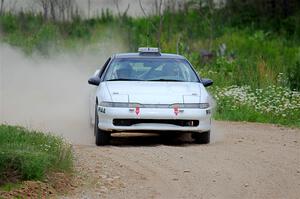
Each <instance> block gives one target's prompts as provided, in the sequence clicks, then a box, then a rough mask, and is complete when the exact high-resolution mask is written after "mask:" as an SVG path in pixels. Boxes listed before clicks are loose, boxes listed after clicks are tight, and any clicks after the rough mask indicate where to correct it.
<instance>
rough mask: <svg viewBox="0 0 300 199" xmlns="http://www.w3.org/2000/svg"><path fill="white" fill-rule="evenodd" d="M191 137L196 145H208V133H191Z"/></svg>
mask: <svg viewBox="0 0 300 199" xmlns="http://www.w3.org/2000/svg"><path fill="white" fill-rule="evenodd" d="M192 137H193V138H194V139H195V142H196V143H197V144H209V142H210V131H206V132H202V133H193V134H192Z"/></svg>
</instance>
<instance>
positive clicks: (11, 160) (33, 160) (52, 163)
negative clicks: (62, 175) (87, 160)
mask: <svg viewBox="0 0 300 199" xmlns="http://www.w3.org/2000/svg"><path fill="white" fill-rule="evenodd" d="M0 151H1V152H0V179H1V180H0V184H2V183H7V182H9V181H14V180H42V179H43V177H44V176H45V174H46V173H47V172H48V171H50V170H51V171H71V169H72V161H73V156H72V149H71V145H70V144H68V143H66V142H65V141H64V140H63V139H62V138H60V137H56V136H53V135H50V134H44V133H41V132H35V131H28V130H27V129H25V128H22V127H13V126H7V125H1V126H0ZM15 178H17V179H15Z"/></svg>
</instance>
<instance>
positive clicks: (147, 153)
mask: <svg viewBox="0 0 300 199" xmlns="http://www.w3.org/2000/svg"><path fill="white" fill-rule="evenodd" d="M214 127H215V129H214V135H213V141H214V143H212V144H210V145H196V144H193V143H192V142H191V141H190V140H189V139H179V140H175V141H173V142H168V141H167V140H166V139H162V138H161V137H157V136H147V137H145V136H143V135H142V136H141V135H133V136H130V137H124V135H121V136H118V137H116V138H114V140H113V145H112V146H108V147H95V146H82V145H81V146H75V152H76V157H77V163H76V164H77V171H78V175H79V177H78V178H79V179H82V182H83V185H82V186H80V187H79V188H77V190H75V191H74V192H73V193H71V194H70V195H69V196H68V197H70V198H74V197H75V198H272V199H274V198H295V199H296V198H300V130H299V129H288V128H282V127H276V126H273V125H266V124H250V123H231V122H215V123H214Z"/></svg>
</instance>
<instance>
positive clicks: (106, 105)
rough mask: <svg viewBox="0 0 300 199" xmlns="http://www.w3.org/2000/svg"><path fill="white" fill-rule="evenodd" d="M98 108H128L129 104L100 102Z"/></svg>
mask: <svg viewBox="0 0 300 199" xmlns="http://www.w3.org/2000/svg"><path fill="white" fill-rule="evenodd" d="M99 106H103V107H119V108H128V107H129V103H127V102H101V103H100V104H99Z"/></svg>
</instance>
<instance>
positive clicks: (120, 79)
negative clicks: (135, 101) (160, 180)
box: [107, 78, 143, 81]
mask: <svg viewBox="0 0 300 199" xmlns="http://www.w3.org/2000/svg"><path fill="white" fill-rule="evenodd" d="M107 81H143V80H141V79H126V78H117V79H109V80H107Z"/></svg>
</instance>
